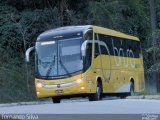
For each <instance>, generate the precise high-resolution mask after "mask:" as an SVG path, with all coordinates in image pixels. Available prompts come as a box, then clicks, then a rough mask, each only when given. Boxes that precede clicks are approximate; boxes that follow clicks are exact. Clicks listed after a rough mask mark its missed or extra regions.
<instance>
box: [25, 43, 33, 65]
mask: <svg viewBox="0 0 160 120" xmlns="http://www.w3.org/2000/svg"><path fill="white" fill-rule="evenodd" d="M34 49H35V46H33V47H30V48H28V49H27V51H26V54H25V60H26V62H29V56H30V52H31V51H33V50H34Z"/></svg>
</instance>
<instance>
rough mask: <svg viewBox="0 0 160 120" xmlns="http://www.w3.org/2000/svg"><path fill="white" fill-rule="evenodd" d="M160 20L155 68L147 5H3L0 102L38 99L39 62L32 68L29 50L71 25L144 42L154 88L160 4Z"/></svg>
mask: <svg viewBox="0 0 160 120" xmlns="http://www.w3.org/2000/svg"><path fill="white" fill-rule="evenodd" d="M156 15H157V30H156V32H155V33H154V34H155V36H156V39H157V43H156V46H155V47H156V49H155V50H156V59H157V61H158V62H157V63H156V64H154V63H153V54H152V53H153V47H152V39H151V37H152V34H151V27H150V26H151V25H150V12H149V3H148V1H147V0H87V1H84V0H32V1H31V0H25V1H24V0H0V76H1V77H0V103H5V102H16V101H30V100H36V96H35V92H34V91H35V90H34V82H33V79H34V77H33V76H34V63H30V64H29V65H28V69H26V65H25V61H24V55H25V50H26V49H27V48H28V47H30V46H33V45H34V43H35V41H36V37H37V36H38V35H39V34H40V33H42V32H43V31H45V30H48V29H51V28H56V27H60V26H67V25H82V24H94V25H99V26H104V27H106V28H111V29H114V30H117V31H121V32H124V33H127V34H131V35H134V36H137V37H139V38H140V39H141V42H142V49H143V54H144V58H145V59H144V60H145V61H144V63H145V71H146V73H147V74H146V78H147V81H148V83H149V81H151V80H152V79H151V78H150V77H148V74H151V73H152V72H157V73H159V72H160V58H159V57H160V37H159V36H160V1H159V0H156ZM33 62H34V61H33ZM159 78H160V77H159ZM28 85H29V87H28Z"/></svg>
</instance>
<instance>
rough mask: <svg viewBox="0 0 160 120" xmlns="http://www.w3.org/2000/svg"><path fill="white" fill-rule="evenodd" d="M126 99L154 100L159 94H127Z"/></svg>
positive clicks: (159, 96)
mask: <svg viewBox="0 0 160 120" xmlns="http://www.w3.org/2000/svg"><path fill="white" fill-rule="evenodd" d="M127 99H155V100H160V95H141V96H128V97H127Z"/></svg>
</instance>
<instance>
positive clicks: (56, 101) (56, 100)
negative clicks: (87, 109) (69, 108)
mask: <svg viewBox="0 0 160 120" xmlns="http://www.w3.org/2000/svg"><path fill="white" fill-rule="evenodd" d="M52 101H53V103H60V102H61V99H60V98H52Z"/></svg>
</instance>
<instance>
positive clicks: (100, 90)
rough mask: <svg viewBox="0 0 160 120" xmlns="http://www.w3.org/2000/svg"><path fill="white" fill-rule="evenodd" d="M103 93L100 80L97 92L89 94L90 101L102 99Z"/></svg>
mask: <svg viewBox="0 0 160 120" xmlns="http://www.w3.org/2000/svg"><path fill="white" fill-rule="evenodd" d="M101 94H102V84H101V83H100V82H97V87H96V93H94V94H91V95H90V96H89V101H98V100H101V98H102V97H101Z"/></svg>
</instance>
